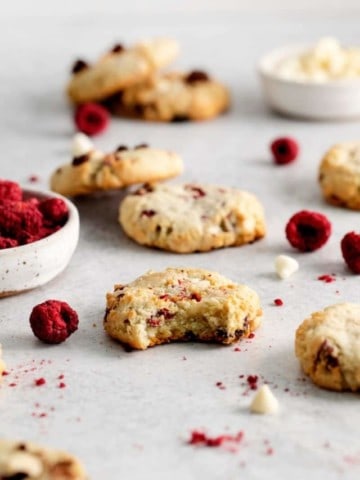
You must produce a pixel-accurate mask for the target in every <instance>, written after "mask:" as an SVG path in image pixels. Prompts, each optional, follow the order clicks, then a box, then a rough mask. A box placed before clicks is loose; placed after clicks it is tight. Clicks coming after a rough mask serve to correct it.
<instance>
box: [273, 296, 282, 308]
mask: <svg viewBox="0 0 360 480" xmlns="http://www.w3.org/2000/svg"><path fill="white" fill-rule="evenodd" d="M274 304H275V305H276V306H277V307H282V306H283V305H284V302H283V301H282V300H281V298H275V300H274Z"/></svg>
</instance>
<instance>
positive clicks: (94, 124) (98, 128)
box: [74, 103, 109, 135]
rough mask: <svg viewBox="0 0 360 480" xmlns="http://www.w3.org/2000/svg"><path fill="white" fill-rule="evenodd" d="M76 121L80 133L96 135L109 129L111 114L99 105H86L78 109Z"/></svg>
mask: <svg viewBox="0 0 360 480" xmlns="http://www.w3.org/2000/svg"><path fill="white" fill-rule="evenodd" d="M74 120H75V124H76V126H77V128H78V129H79V130H80V132H83V133H86V134H87V135H96V134H97V133H101V132H103V131H104V130H105V129H106V128H107V126H108V123H109V114H108V112H107V110H106V109H105V108H104V107H102V106H101V105H99V104H97V103H84V104H82V105H80V106H79V107H77V109H76V112H75V117H74Z"/></svg>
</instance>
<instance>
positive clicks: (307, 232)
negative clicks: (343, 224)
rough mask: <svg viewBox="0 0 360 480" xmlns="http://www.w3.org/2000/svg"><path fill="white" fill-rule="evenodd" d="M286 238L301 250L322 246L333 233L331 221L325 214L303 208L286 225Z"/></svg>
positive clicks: (305, 250)
mask: <svg viewBox="0 0 360 480" xmlns="http://www.w3.org/2000/svg"><path fill="white" fill-rule="evenodd" d="M285 231H286V238H287V239H288V240H289V242H290V244H291V245H292V246H293V247H294V248H297V249H298V250H300V251H301V252H312V251H314V250H317V249H318V248H321V247H322V246H323V245H325V243H326V242H327V241H328V239H329V237H330V235H331V223H330V222H329V220H328V219H327V218H326V217H325V215H323V214H321V213H318V212H310V211H308V210H302V211H300V212H298V213H295V215H293V216H292V217H291V218H290V220H289V221H288V223H287V225H286V230H285Z"/></svg>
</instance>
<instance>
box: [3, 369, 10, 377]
mask: <svg viewBox="0 0 360 480" xmlns="http://www.w3.org/2000/svg"><path fill="white" fill-rule="evenodd" d="M1 375H2V376H3V377H6V376H7V375H10V372H7V371H6V370H4V371H3V372H2V374H1Z"/></svg>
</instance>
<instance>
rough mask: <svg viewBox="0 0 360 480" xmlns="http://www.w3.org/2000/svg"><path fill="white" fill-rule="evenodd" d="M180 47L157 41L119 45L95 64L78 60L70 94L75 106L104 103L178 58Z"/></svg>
mask: <svg viewBox="0 0 360 480" xmlns="http://www.w3.org/2000/svg"><path fill="white" fill-rule="evenodd" d="M178 51H179V46H178V44H177V42H175V41H174V40H171V39H164V38H158V39H153V40H148V41H144V42H140V43H138V44H137V45H135V46H133V47H130V48H125V47H123V46H122V45H120V44H118V45H115V46H114V47H113V49H112V50H111V51H110V52H109V53H108V54H106V55H104V56H103V57H102V58H100V60H99V61H98V62H97V63H95V64H94V65H88V64H87V63H86V62H84V61H82V60H78V61H77V62H76V63H75V64H74V66H73V70H72V73H73V75H72V77H71V79H70V82H69V84H68V86H67V93H68V96H69V98H70V100H71V101H72V102H73V103H85V102H93V101H95V102H96V101H101V100H103V99H105V98H106V97H109V96H110V95H113V94H114V93H116V92H118V91H119V90H122V89H124V88H125V87H129V86H131V85H134V84H136V83H138V82H141V81H143V80H145V79H146V78H148V77H149V76H150V75H151V74H153V73H154V72H155V71H156V70H157V69H158V68H161V67H163V66H165V65H167V64H169V63H170V62H171V61H173V60H174V58H175V57H176V56H177V54H178Z"/></svg>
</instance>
